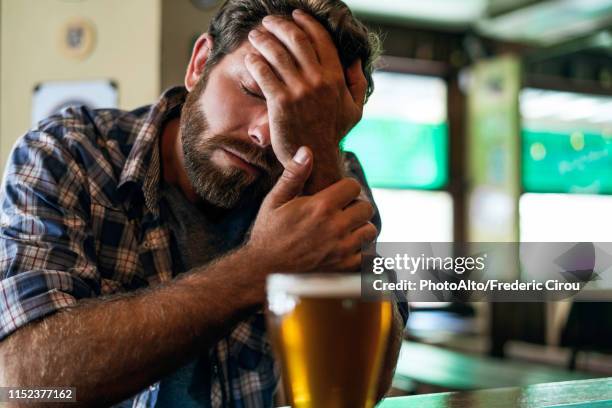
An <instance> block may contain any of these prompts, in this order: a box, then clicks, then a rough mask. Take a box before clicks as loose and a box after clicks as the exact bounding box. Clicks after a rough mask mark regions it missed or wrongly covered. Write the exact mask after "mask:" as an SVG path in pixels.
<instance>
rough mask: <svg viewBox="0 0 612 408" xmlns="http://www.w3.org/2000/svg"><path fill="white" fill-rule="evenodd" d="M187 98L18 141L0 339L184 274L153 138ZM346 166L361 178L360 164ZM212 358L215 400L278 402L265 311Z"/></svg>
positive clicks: (87, 118) (2, 251) (1, 283)
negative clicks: (164, 207)
mask: <svg viewBox="0 0 612 408" xmlns="http://www.w3.org/2000/svg"><path fill="white" fill-rule="evenodd" d="M185 96H186V90H185V89H184V88H182V87H177V88H172V89H169V90H168V91H166V92H165V93H164V94H163V95H162V97H161V98H160V100H159V101H158V103H156V104H155V105H151V106H146V107H142V108H139V109H136V110H134V111H130V112H126V111H121V110H116V109H101V110H90V109H87V108H84V107H80V108H67V109H65V110H63V111H62V112H61V113H60V114H58V115H55V116H52V117H50V118H48V119H46V120H44V121H42V122H40V123H39V125H38V127H37V128H36V129H34V130H32V131H30V132H28V133H27V134H26V135H24V136H23V137H21V138H20V139H19V140H18V141H17V143H16V145H15V147H14V148H13V151H12V153H11V155H10V158H9V161H8V163H7V167H6V170H5V173H4V180H3V183H2V190H1V197H0V200H1V204H2V205H1V213H0V220H1V226H0V278H1V280H0V341H1V340H2V339H3V338H5V337H7V336H8V335H10V334H11V333H13V332H14V331H15V330H17V329H18V328H20V327H22V326H24V325H25V324H27V323H28V322H31V321H33V320H36V319H39V318H41V317H44V316H47V315H49V314H51V313H54V312H56V311H58V310H60V309H63V308H65V307H69V306H74V305H75V304H77V302H78V301H79V300H80V299H86V298H93V297H98V296H103V295H110V294H113V293H118V292H125V291H133V290H136V289H139V288H143V287H147V286H154V285H158V284H160V283H162V282H167V281H169V280H171V279H172V278H173V277H174V276H176V275H177V274H178V273H181V272H184V271H181V270H180V268H179V267H178V266H177V265H176V262H173V259H174V260H176V259H178V256H177V255H178V254H177V253H176V245H175V244H173V241H172V239H171V232H170V229H169V227H168V225H167V220H164V219H163V217H162V216H161V214H160V208H159V193H160V152H159V147H158V140H159V135H160V131H161V128H162V126H163V123H164V121H165V120H166V118H167V117H168V115H169V114H170V113H171V112H176V111H177V109H180V107H181V106H182V104H183V102H184V99H185ZM347 164H348V166H349V168H350V169H351V170H352V171H353V172H356V173H357V177H358V178H360V179H361V180H362V182H363V184H364V185H365V181H363V180H364V178H363V173H362V172H361V168H360V167H359V165H358V163H357V162H356V160H349V162H348V163H347ZM365 190H367V187H366V189H365ZM367 192H368V193H369V190H367ZM370 197H371V196H370ZM377 219H378V218H377ZM404 306H405V305H400V309H401V310H402V315H403V317H404V319H405V318H406V317H407V310H406V308H405V307H404ZM211 353H212V355H213V360H212V361H214V363H213V364H214V371H213V372H214V373H215V375H213V376H212V378H211V384H209V386H210V394H211V405H212V406H213V407H220V406H233V407H265V406H272V404H273V394H274V391H275V389H276V386H277V384H278V378H279V373H278V369H277V368H276V365H275V364H274V361H273V358H272V354H271V350H270V345H269V343H268V341H267V337H266V336H265V326H264V324H263V318H262V314H261V313H257V314H255V315H253V316H251V317H250V318H249V319H247V320H245V321H243V322H241V323H240V324H238V325H237V326H236V327H235V328H234V329H233V330H232V332H231V333H230V334H229V335H228V336H227V337H226V338H224V339H223V340H221V341H220V342H219V343H218V344H217V345H216V346H215V347H214V348H213V350H211ZM158 389H159V388H158V384H152V385H151V386H150V387H148V388H147V389H145V390H142V392H141V393H139V394H138V395H137V396H135V398H134V399H133V402H131V403H130V405H132V406H134V407H153V406H154V405H155V401H156V397H157V391H158Z"/></svg>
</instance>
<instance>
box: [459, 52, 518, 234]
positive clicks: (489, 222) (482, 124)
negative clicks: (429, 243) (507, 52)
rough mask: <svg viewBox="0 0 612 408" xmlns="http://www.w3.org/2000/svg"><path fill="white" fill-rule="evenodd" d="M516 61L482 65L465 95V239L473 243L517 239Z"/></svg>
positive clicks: (492, 61) (478, 65)
mask: <svg viewBox="0 0 612 408" xmlns="http://www.w3.org/2000/svg"><path fill="white" fill-rule="evenodd" d="M520 67H521V65H520V61H519V60H518V58H516V57H513V56H503V57H498V58H491V59H487V60H484V61H480V62H478V63H476V64H475V66H474V67H473V71H472V78H471V87H470V90H469V92H468V134H467V141H468V148H467V156H468V168H467V170H468V179H469V190H468V210H469V214H470V218H469V219H470V222H469V223H468V238H469V240H470V241H475V242H487V241H488V242H513V241H516V240H517V239H518V196H519V194H520V176H519V173H520V170H519V163H520V161H519V151H520V146H519V135H520V120H519V90H520V86H521V68H520Z"/></svg>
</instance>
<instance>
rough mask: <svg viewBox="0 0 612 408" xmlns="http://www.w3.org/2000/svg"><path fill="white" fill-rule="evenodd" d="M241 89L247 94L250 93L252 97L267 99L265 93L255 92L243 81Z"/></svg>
mask: <svg viewBox="0 0 612 408" xmlns="http://www.w3.org/2000/svg"><path fill="white" fill-rule="evenodd" d="M240 89H241V90H242V93H244V94H245V95H248V96H250V97H253V98H257V99H260V100H263V101H265V100H266V98H265V97H264V96H263V95H261V94H258V93H257V92H253V91H252V90H250V89H249V88H247V87H246V86H245V85H244V84H243V83H241V84H240Z"/></svg>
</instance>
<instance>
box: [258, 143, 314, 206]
mask: <svg viewBox="0 0 612 408" xmlns="http://www.w3.org/2000/svg"><path fill="white" fill-rule="evenodd" d="M311 171H312V151H311V150H310V149H309V148H308V147H306V146H302V147H300V148H299V149H298V151H297V152H296V153H295V156H293V159H292V160H291V161H290V162H289V163H287V164H286V165H285V170H284V171H283V174H282V175H281V176H280V178H279V179H278V181H277V182H276V185H275V186H274V187H273V188H272V190H270V192H269V193H268V196H267V197H266V205H269V206H271V207H272V208H278V207H280V206H281V205H283V204H285V203H286V202H288V201H290V200H292V199H293V198H295V196H297V195H298V194H300V193H301V192H302V189H303V188H304V183H306V180H308V177H310V172H311Z"/></svg>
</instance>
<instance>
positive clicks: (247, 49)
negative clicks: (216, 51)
mask: <svg viewBox="0 0 612 408" xmlns="http://www.w3.org/2000/svg"><path fill="white" fill-rule="evenodd" d="M249 53H253V54H260V53H259V51H257V50H256V49H255V47H253V46H252V45H251V43H250V42H249V41H248V40H247V41H244V42H243V43H242V44H241V45H240V46H239V47H238V48H236V49H235V50H234V51H232V52H231V53H229V54H227V55H226V56H225V57H224V58H223V60H222V61H221V63H220V64H219V65H220V66H221V67H223V70H224V71H225V72H227V73H228V74H230V75H232V76H244V75H249V71H248V70H247V68H246V65H245V63H244V57H245V56H246V55H247V54H249Z"/></svg>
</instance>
